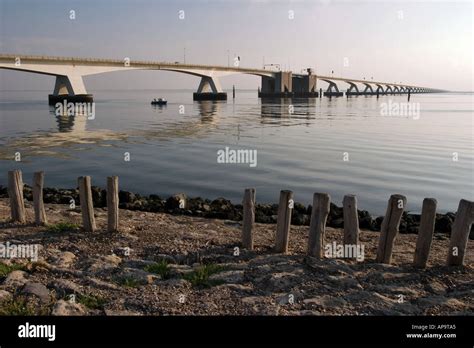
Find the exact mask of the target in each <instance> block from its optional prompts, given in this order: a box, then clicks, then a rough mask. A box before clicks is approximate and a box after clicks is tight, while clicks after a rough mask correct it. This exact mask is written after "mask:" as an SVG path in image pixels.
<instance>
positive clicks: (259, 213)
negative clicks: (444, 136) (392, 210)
mask: <svg viewBox="0 0 474 348" xmlns="http://www.w3.org/2000/svg"><path fill="white" fill-rule="evenodd" d="M43 192H44V193H43V194H44V202H45V203H49V204H70V203H71V199H73V200H74V202H75V204H79V203H80V201H79V190H78V189H77V188H75V189H61V188H50V187H47V188H44V191H43ZM23 194H24V197H25V199H26V200H28V201H32V200H33V193H32V189H31V187H30V186H28V185H26V184H25V185H24V189H23ZM7 197H8V193H7V187H5V186H2V185H0V198H7ZM92 197H93V203H94V207H96V208H104V207H106V206H107V201H106V199H107V192H106V190H105V189H102V188H100V187H97V186H92ZM119 200H120V204H119V207H120V209H127V210H134V211H144V212H154V213H168V214H173V215H188V216H196V217H204V218H211V219H224V220H233V221H240V220H242V205H241V204H233V203H232V202H231V201H230V200H227V199H225V198H222V197H221V198H217V199H214V200H210V199H205V198H201V197H192V198H190V197H187V196H186V194H184V193H179V194H176V195H173V196H171V197H168V198H162V197H160V196H158V195H156V194H151V195H147V196H145V195H140V194H137V193H133V192H129V191H120V192H119ZM311 208H312V207H311V205H308V206H305V205H304V204H302V203H298V202H295V204H294V209H293V213H292V217H291V224H292V225H296V226H309V223H310V219H311ZM277 214H278V204H261V203H257V204H256V207H255V222H258V223H265V224H273V223H276V219H277ZM358 215H359V227H360V228H361V229H365V230H370V231H380V226H381V224H382V220H383V216H377V217H374V216H372V215H371V214H370V213H369V212H368V211H367V210H358ZM455 216H456V213H453V212H448V213H445V214H436V222H435V232H437V233H446V234H450V233H451V228H452V225H453V222H454V218H455ZM326 225H327V226H329V227H333V228H342V227H344V218H343V210H342V207H338V206H337V205H336V204H334V203H331V207H330V212H329V215H328V219H327V223H326ZM419 226H420V214H410V213H407V212H404V213H403V216H402V220H401V222H400V229H399V230H400V233H413V234H417V233H418V230H419ZM469 238H470V239H474V225H473V226H472V228H471V232H470V235H469Z"/></svg>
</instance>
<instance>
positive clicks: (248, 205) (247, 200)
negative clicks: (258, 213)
mask: <svg viewBox="0 0 474 348" xmlns="http://www.w3.org/2000/svg"><path fill="white" fill-rule="evenodd" d="M242 207H243V219H242V246H243V247H244V248H246V249H249V250H253V228H254V224H255V189H254V188H248V189H245V192H244V200H243V202H242Z"/></svg>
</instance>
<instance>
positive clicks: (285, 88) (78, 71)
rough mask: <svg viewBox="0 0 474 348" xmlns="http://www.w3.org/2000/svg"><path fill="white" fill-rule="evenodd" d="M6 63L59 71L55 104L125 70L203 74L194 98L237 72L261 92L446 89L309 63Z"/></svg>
mask: <svg viewBox="0 0 474 348" xmlns="http://www.w3.org/2000/svg"><path fill="white" fill-rule="evenodd" d="M0 68H2V69H10V70H18V71H25V72H31V73H36V74H44V75H51V76H55V77H56V83H55V86H54V91H53V93H52V94H50V95H49V103H50V104H55V103H56V102H58V101H59V102H63V100H65V99H66V100H68V101H72V102H76V101H81V102H83V101H92V100H93V96H92V94H88V93H87V91H86V88H85V85H84V81H83V77H84V76H89V75H95V74H102V73H107V72H113V71H125V70H165V71H174V72H178V73H184V74H189V75H194V76H197V77H200V78H201V81H200V83H199V86H198V89H197V91H196V92H195V93H194V94H193V99H194V100H226V99H227V93H226V92H224V91H223V90H222V87H221V85H220V82H219V78H220V77H223V76H227V75H233V74H249V75H256V76H260V77H261V79H262V86H261V88H259V92H258V95H259V97H272V98H275V97H277V98H278V97H318V96H319V95H320V92H318V88H317V83H318V80H319V81H322V82H324V83H327V84H328V87H327V89H326V91H325V92H324V93H323V94H324V95H325V96H342V95H343V93H342V92H341V91H340V90H339V87H338V84H337V83H338V82H339V83H344V84H347V85H348V87H349V89H348V90H347V91H346V95H348V96H350V95H379V94H382V95H383V94H402V93H433V92H441V90H437V89H433V88H427V87H421V86H415V85H406V84H397V83H387V82H379V81H366V80H358V79H352V78H343V77H333V76H322V75H315V74H313V73H312V72H311V70H309V69H308V72H307V74H293V73H292V72H291V71H273V70H266V69H254V68H244V67H240V66H238V67H236V66H231V67H228V66H218V65H199V64H185V63H179V62H175V63H171V62H157V61H138V60H130V59H128V58H125V59H121V60H118V59H98V58H73V57H51V56H27V55H14V54H0ZM359 87H362V88H364V89H362V88H359ZM320 91H322V89H321V88H320Z"/></svg>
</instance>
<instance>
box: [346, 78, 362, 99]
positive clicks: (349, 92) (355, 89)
mask: <svg viewBox="0 0 474 348" xmlns="http://www.w3.org/2000/svg"><path fill="white" fill-rule="evenodd" d="M346 82H347V83H348V84H349V85H350V87H349V89H348V90H347V91H346V96H349V95H360V94H361V93H360V92H359V88H358V87H357V85H356V84H355V83H353V82H350V81H346ZM366 89H367V88H366Z"/></svg>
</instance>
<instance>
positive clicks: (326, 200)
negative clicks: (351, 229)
mask: <svg viewBox="0 0 474 348" xmlns="http://www.w3.org/2000/svg"><path fill="white" fill-rule="evenodd" d="M330 201H331V197H330V196H329V195H328V194H327V193H315V194H314V195H313V210H312V212H311V222H310V225H309V238H308V255H310V256H314V257H317V258H319V259H322V258H323V256H324V252H323V251H324V235H325V232H326V220H327V218H328V214H329V209H330Z"/></svg>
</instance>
